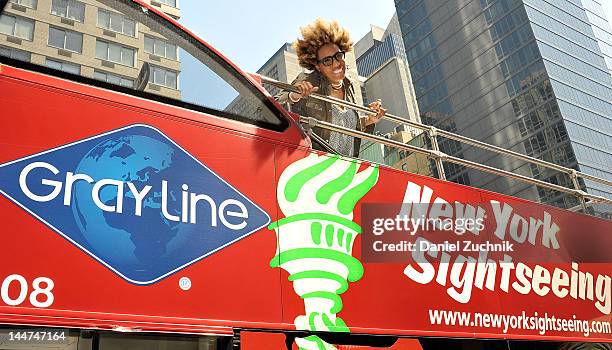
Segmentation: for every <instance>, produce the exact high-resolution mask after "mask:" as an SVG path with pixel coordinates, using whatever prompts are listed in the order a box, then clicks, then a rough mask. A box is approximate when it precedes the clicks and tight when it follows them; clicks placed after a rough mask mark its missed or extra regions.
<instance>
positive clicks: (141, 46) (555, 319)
mask: <svg viewBox="0 0 612 350" xmlns="http://www.w3.org/2000/svg"><path fill="white" fill-rule="evenodd" d="M172 4H173V3H172V2H171V1H160V2H156V1H152V2H145V1H142V0H134V1H128V0H115V1H110V0H82V1H77V0H15V1H10V2H7V1H3V2H0V6H2V7H1V8H2V15H1V18H0V104H1V106H2V117H1V118H0V130H1V132H2V137H1V139H0V194H1V195H0V219H1V221H2V247H3V249H2V254H0V262H1V263H0V266H1V268H0V334H1V336H0V348H3V349H4V348H5V349H21V348H59V349H100V350H104V349H123V348H135V349H144V348H153V349H229V348H235V349H238V348H243V349H291V348H294V349H297V348H299V349H361V348H369V347H376V348H390V349H468V348H469V349H532V348H549V349H570V348H580V349H591V348H595V349H609V348H610V342H611V341H612V331H611V329H610V324H611V321H612V319H611V307H612V286H611V282H612V281H611V279H612V278H611V272H612V269H611V267H612V264H610V262H609V261H608V260H607V259H609V258H610V248H611V247H612V245H611V244H610V242H611V241H610V237H609V236H610V229H611V228H612V225H611V224H610V221H607V220H604V219H600V218H596V217H592V216H587V215H583V214H579V213H574V212H571V211H567V210H562V209H558V208H553V207H549V206H546V205H542V204H538V203H533V202H529V201H526V200H522V199H518V198H513V197H509V196H505V195H501V194H497V193H493V192H488V191H484V190H480V189H476V188H473V187H468V186H463V185H459V184H455V183H450V182H447V181H443V180H439V179H434V178H431V177H426V176H422V175H417V174H414V173H410V172H405V171H400V170H397V169H392V168H389V167H386V166H383V165H378V164H374V163H369V162H366V161H363V160H359V159H355V158H347V157H342V156H340V155H334V154H327V153H321V152H318V151H314V150H312V149H311V140H310V138H309V137H308V136H307V134H306V133H305V131H304V129H303V128H302V127H301V125H300V124H299V122H298V119H299V116H296V115H294V114H290V113H288V112H287V111H286V110H284V109H283V107H282V106H280V105H279V104H278V103H277V102H276V101H275V100H274V99H273V98H272V96H271V95H270V94H269V93H268V92H267V91H266V90H265V89H264V88H263V87H262V85H261V80H259V79H258V78H257V77H255V76H252V75H249V74H246V73H245V72H244V71H242V70H241V69H240V68H239V67H237V66H236V65H235V64H233V63H232V62H231V61H230V60H229V59H227V58H226V57H224V56H223V55H222V54H220V53H219V52H218V51H216V50H215V49H214V48H213V47H211V46H210V45H209V44H207V43H206V42H205V41H203V40H202V39H200V38H199V37H197V36H196V35H194V34H193V33H191V32H190V31H189V30H188V29H187V28H184V27H183V26H181V25H180V24H179V23H178V22H177V21H175V20H174V19H173V18H172V17H171V15H172V13H173V12H172V11H173V10H172V8H171V7H172ZM323 126H324V125H323ZM400 147H403V146H401V145H400ZM436 154H439V152H438V153H436ZM551 186H552V185H551Z"/></svg>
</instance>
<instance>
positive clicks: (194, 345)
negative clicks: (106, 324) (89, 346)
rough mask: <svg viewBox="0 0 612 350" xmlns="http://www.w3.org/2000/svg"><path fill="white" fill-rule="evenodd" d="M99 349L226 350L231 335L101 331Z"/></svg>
mask: <svg viewBox="0 0 612 350" xmlns="http://www.w3.org/2000/svg"><path fill="white" fill-rule="evenodd" d="M98 339H99V340H98V347H97V349H98V350H123V349H130V350H226V349H228V348H229V345H230V344H231V337H219V336H201V337H197V336H179V335H165V334H125V333H100V334H99V338H98Z"/></svg>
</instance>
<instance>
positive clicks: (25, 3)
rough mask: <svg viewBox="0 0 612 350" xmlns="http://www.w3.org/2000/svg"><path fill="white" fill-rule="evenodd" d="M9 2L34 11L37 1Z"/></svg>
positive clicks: (18, 0)
mask: <svg viewBox="0 0 612 350" xmlns="http://www.w3.org/2000/svg"><path fill="white" fill-rule="evenodd" d="M10 2H12V3H14V4H18V5H21V6H25V7H29V8H31V9H35V8H36V5H37V2H38V1H37V0H10Z"/></svg>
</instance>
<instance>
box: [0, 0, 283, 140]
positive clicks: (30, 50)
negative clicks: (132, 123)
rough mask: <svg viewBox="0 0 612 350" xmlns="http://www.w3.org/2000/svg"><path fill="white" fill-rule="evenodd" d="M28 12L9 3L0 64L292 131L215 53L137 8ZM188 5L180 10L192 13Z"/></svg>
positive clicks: (36, 4)
mask: <svg viewBox="0 0 612 350" xmlns="http://www.w3.org/2000/svg"><path fill="white" fill-rule="evenodd" d="M27 5H28V6H25V5H24V4H21V3H19V2H18V1H15V2H14V1H11V2H8V3H7V4H6V6H5V7H4V9H3V11H2V14H1V16H0V62H3V63H6V64H9V65H14V66H17V67H22V68H26V69H32V70H37V71H41V72H43V73H46V74H53V75H57V76H61V77H63V78H67V79H71V80H75V81H78V82H82V83H87V84H91V85H97V86H101V87H104V88H107V89H113V90H118V91H121V92H124V93H129V94H134V95H138V96H141V97H146V98H149V99H152V100H157V101H160V102H164V103H168V104H174V105H178V106H181V107H185V108H190V109H194V110H197V111H200V112H205V113H208V114H213V115H215V116H220V117H225V118H231V119H236V120H240V121H242V122H246V123H250V124H256V125H259V126H262V127H267V128H270V129H273V130H282V129H284V128H285V127H286V126H287V125H288V124H287V122H286V121H285V120H284V118H282V117H281V116H280V115H279V113H280V112H278V111H277V110H276V109H275V108H274V107H273V106H272V105H271V103H270V101H268V99H267V98H266V97H265V96H264V94H263V93H261V92H260V91H258V90H257V89H256V88H255V87H254V86H252V85H251V84H250V83H249V82H248V81H247V80H246V78H245V77H244V76H242V75H241V74H240V73H239V72H238V71H236V70H235V69H234V68H232V67H231V66H230V65H229V64H228V63H227V62H225V61H224V60H222V59H221V58H220V57H219V56H218V55H217V54H216V53H215V52H213V51H212V50H210V49H209V48H207V47H206V46H205V45H203V44H202V43H200V42H198V41H197V40H196V39H194V38H192V37H190V36H189V35H187V34H186V33H185V32H183V31H182V30H180V29H179V28H178V27H175V26H174V25H173V24H171V23H170V22H168V21H166V20H165V19H163V18H162V17H161V16H159V15H157V14H155V13H153V11H147V10H146V9H143V8H141V6H140V5H138V4H136V3H133V2H131V1H125V0H124V1H120V0H115V1H110V0H102V1H95V0H45V1H42V0H41V1H33V2H32V1H30V2H28V3H27ZM184 6H185V7H184V8H182V9H180V11H188V10H189V9H188V6H189V5H188V4H185V5H184ZM172 10H173V11H175V12H176V11H179V10H178V9H177V8H172ZM172 15H173V16H175V17H177V16H178V15H180V12H176V13H174V12H173V13H172Z"/></svg>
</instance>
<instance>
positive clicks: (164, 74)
mask: <svg viewBox="0 0 612 350" xmlns="http://www.w3.org/2000/svg"><path fill="white" fill-rule="evenodd" d="M177 77H178V74H177V72H175V71H173V70H170V69H166V68H162V67H158V66H151V75H150V76H149V82H150V83H153V84H156V85H161V86H165V87H168V88H171V89H177V88H178V79H177Z"/></svg>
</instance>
